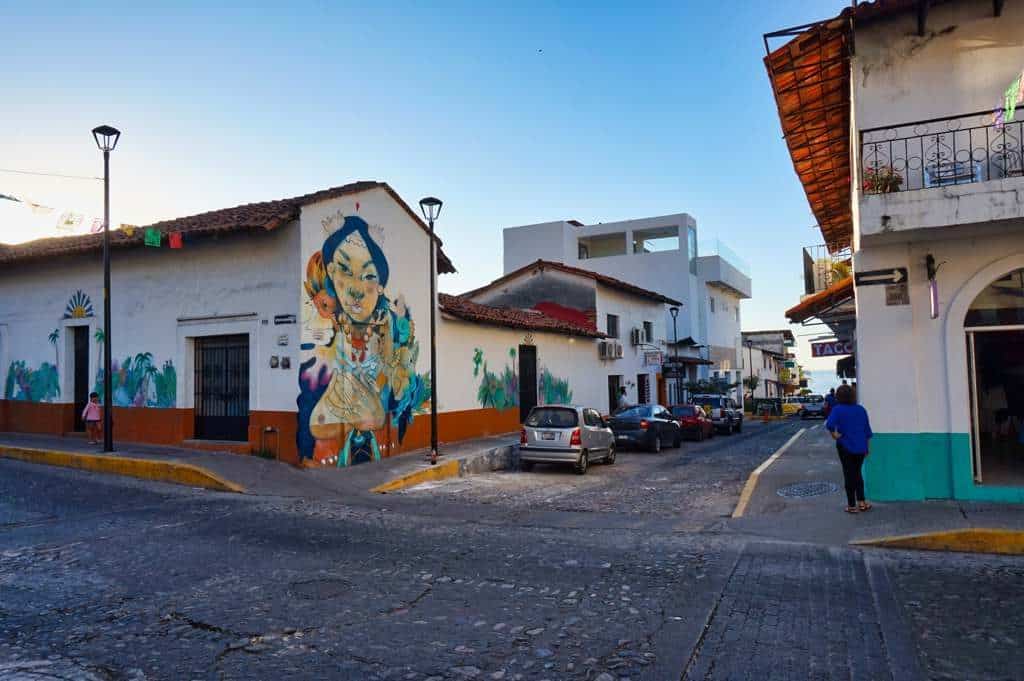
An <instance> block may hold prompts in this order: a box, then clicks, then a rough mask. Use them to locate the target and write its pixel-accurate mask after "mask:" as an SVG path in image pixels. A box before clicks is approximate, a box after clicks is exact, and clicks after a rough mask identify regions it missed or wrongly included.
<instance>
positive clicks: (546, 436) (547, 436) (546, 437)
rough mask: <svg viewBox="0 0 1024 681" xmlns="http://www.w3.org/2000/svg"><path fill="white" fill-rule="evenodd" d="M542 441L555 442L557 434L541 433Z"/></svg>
mask: <svg viewBox="0 0 1024 681" xmlns="http://www.w3.org/2000/svg"><path fill="white" fill-rule="evenodd" d="M540 439H541V440H554V439H555V434H554V433H541V434H540Z"/></svg>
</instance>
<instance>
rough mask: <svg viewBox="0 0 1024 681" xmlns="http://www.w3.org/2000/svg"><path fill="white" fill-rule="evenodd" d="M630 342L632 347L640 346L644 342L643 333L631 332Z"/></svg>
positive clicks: (638, 330)
mask: <svg viewBox="0 0 1024 681" xmlns="http://www.w3.org/2000/svg"><path fill="white" fill-rule="evenodd" d="M629 342H630V344H631V345H640V344H641V343H642V342H643V331H641V330H640V329H633V330H632V331H630V332H629Z"/></svg>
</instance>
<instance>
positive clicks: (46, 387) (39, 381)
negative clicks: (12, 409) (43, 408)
mask: <svg viewBox="0 0 1024 681" xmlns="http://www.w3.org/2000/svg"><path fill="white" fill-rule="evenodd" d="M58 397H60V379H59V377H58V373H57V367H56V366H55V365H53V364H50V363H49V362H43V363H42V364H41V365H40V366H39V368H37V369H33V368H31V367H29V366H28V365H27V364H26V363H25V361H24V360H15V361H13V362H11V366H10V367H8V369H7V380H6V381H5V382H4V399H5V400H20V401H23V402H52V401H53V400H55V399H57V398H58Z"/></svg>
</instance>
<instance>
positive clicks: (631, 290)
mask: <svg viewBox="0 0 1024 681" xmlns="http://www.w3.org/2000/svg"><path fill="white" fill-rule="evenodd" d="M460 297H461V298H463V299H466V300H470V301H473V302H476V303H483V304H486V305H489V306H492V307H494V308H499V309H511V310H523V311H526V312H528V313H534V312H537V313H542V314H546V315H548V316H550V317H556V318H562V319H564V320H566V321H567V322H571V323H575V324H584V325H588V326H589V327H590V328H593V329H594V330H596V331H600V332H601V333H602V334H603V335H604V338H603V339H602V340H600V341H598V342H597V344H596V346H595V347H593V348H592V350H593V352H594V353H595V354H594V356H595V358H596V359H597V361H598V364H597V367H596V372H595V374H594V375H593V377H592V380H593V381H596V383H597V386H592V387H591V389H590V390H588V393H587V394H588V395H595V394H598V393H599V392H602V391H603V395H602V398H601V399H600V400H595V399H591V400H590V401H588V402H587V404H588V405H589V406H593V407H594V408H596V409H598V410H600V411H602V412H603V413H610V412H611V411H613V410H614V409H615V407H616V405H617V401H618V395H619V391H620V389H621V388H625V389H626V400H627V401H628V402H629V403H630V404H655V403H661V404H667V403H668V395H669V393H670V392H671V390H670V388H671V386H670V385H668V384H666V382H665V381H664V380H663V379H662V375H661V372H662V359H663V357H664V356H665V350H666V346H667V343H666V333H665V324H664V320H665V314H666V309H667V308H669V307H672V306H676V307H678V306H679V305H680V302H679V301H678V300H674V299H672V298H669V297H667V296H663V295H661V294H660V293H655V292H654V291H649V290H647V289H643V288H641V287H639V286H636V285H634V284H631V283H628V282H624V281H622V280H620V279H615V278H613V277H609V276H606V275H603V274H598V273H596V272H592V271H590V270H585V269H581V268H578V267H571V266H568V265H565V264H562V263H558V262H553V261H548V260H538V261H536V262H534V263H531V264H529V265H526V266H524V267H520V268H519V269H517V270H514V271H512V272H509V273H508V274H506V275H505V276H503V277H501V278H499V279H496V280H495V281H493V282H491V283H490V284H487V285H486V286H483V287H481V288H478V289H475V290H473V291H470V292H468V293H465V294H463V295H462V296H460ZM598 386H599V388H598ZM541 392H543V389H542V391H541Z"/></svg>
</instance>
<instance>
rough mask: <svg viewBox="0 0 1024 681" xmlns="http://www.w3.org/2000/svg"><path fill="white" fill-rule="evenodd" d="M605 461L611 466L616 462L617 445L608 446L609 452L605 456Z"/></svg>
mask: <svg viewBox="0 0 1024 681" xmlns="http://www.w3.org/2000/svg"><path fill="white" fill-rule="evenodd" d="M604 462H605V463H606V464H608V465H609V466H611V465H612V464H613V463H615V445H612V446H611V447H609V448H608V454H607V456H605V457H604Z"/></svg>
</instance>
